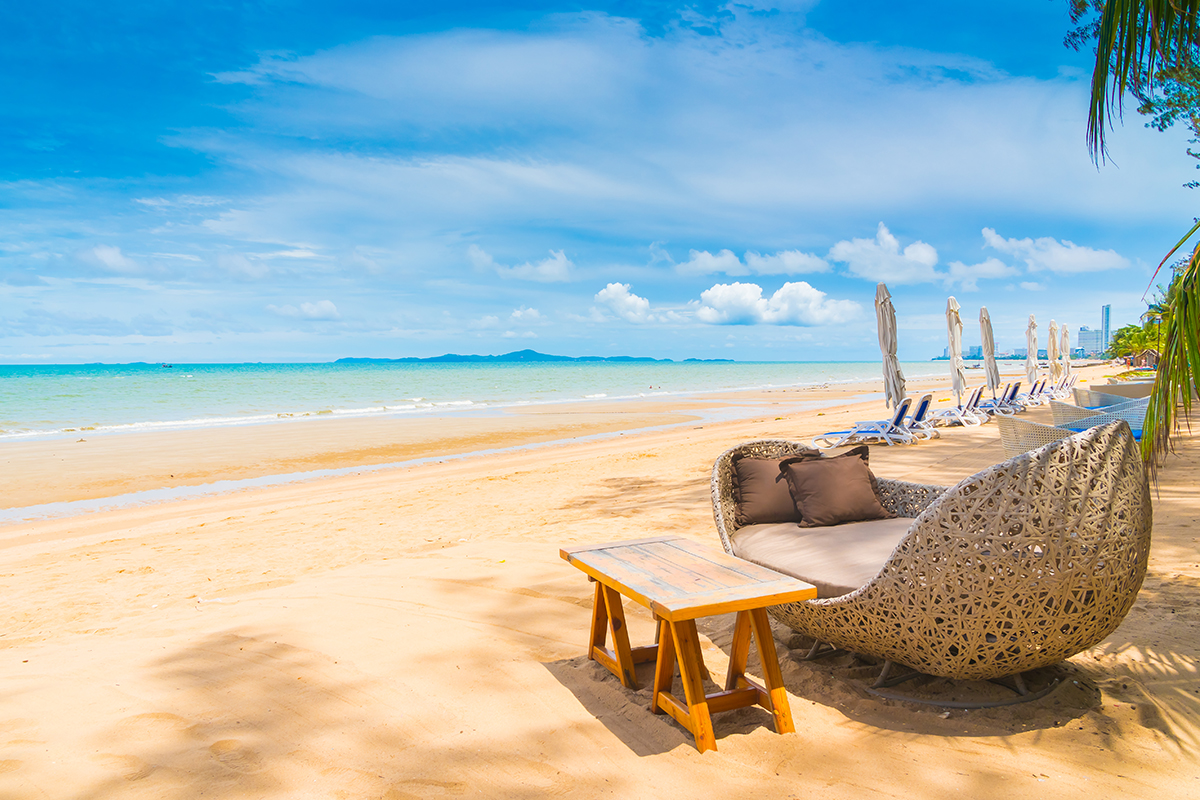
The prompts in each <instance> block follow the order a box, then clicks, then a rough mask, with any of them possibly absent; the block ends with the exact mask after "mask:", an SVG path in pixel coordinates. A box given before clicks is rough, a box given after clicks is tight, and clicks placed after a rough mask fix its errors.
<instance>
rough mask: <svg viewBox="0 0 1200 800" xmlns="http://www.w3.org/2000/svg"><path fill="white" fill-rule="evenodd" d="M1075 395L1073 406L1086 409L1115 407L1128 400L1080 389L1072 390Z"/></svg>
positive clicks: (1118, 396)
mask: <svg viewBox="0 0 1200 800" xmlns="http://www.w3.org/2000/svg"><path fill="white" fill-rule="evenodd" d="M1073 394H1074V395H1075V405H1077V406H1083V407H1086V408H1099V407H1100V406H1115V405H1117V404H1118V403H1125V402H1128V400H1129V399H1130V398H1128V397H1121V396H1120V395H1115V394H1106V393H1105V392H1097V391H1093V390H1091V389H1080V388H1078V387H1076V388H1075V389H1074V390H1073Z"/></svg>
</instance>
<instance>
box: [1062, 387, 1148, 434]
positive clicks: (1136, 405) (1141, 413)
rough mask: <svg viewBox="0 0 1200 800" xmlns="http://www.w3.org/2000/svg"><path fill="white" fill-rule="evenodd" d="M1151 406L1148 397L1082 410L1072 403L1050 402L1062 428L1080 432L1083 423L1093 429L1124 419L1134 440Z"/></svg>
mask: <svg viewBox="0 0 1200 800" xmlns="http://www.w3.org/2000/svg"><path fill="white" fill-rule="evenodd" d="M1149 406H1150V398H1148V397H1143V398H1141V399H1138V400H1129V401H1127V402H1124V403H1117V404H1116V405H1111V406H1101V407H1100V408H1080V407H1079V406H1075V405H1071V404H1070V403H1061V402H1059V401H1058V400H1051V401H1050V411H1051V413H1052V414H1053V415H1054V424H1055V425H1057V426H1059V427H1060V428H1071V429H1073V430H1076V431H1078V430H1080V428H1079V424H1082V423H1086V424H1087V426H1088V427H1089V428H1092V427H1095V426H1096V425H1100V424H1103V423H1105V422H1112V421H1113V420H1117V419H1123V420H1125V421H1126V422H1128V423H1129V427H1130V428H1131V429H1132V430H1133V432H1134V438H1137V437H1138V436H1139V435H1140V432H1141V430H1142V423H1143V422H1144V421H1145V419H1146V409H1147V408H1148V407H1149Z"/></svg>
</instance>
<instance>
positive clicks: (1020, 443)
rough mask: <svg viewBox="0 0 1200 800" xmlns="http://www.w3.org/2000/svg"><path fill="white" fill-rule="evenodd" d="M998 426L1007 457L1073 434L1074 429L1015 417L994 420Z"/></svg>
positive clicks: (1035, 448)
mask: <svg viewBox="0 0 1200 800" xmlns="http://www.w3.org/2000/svg"><path fill="white" fill-rule="evenodd" d="M996 424H997V425H998V426H999V427H1000V445H1001V446H1002V447H1003V448H1004V455H1005V456H1007V457H1008V458H1012V457H1013V456H1019V455H1021V454H1022V453H1028V452H1029V451H1030V450H1037V449H1038V448H1039V447H1042V446H1044V445H1047V444H1050V443H1051V442H1057V441H1058V440H1059V439H1065V438H1067V437H1068V436H1073V435H1074V434H1075V431H1070V430H1067V429H1066V428H1057V427H1055V426H1053V425H1043V424H1041V423H1040V422H1029V421H1027V420H1023V419H1016V418H1015V417H1007V418H1005V419H998V420H996Z"/></svg>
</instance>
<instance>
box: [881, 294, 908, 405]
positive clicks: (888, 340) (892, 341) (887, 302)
mask: <svg viewBox="0 0 1200 800" xmlns="http://www.w3.org/2000/svg"><path fill="white" fill-rule="evenodd" d="M875 321H876V323H878V325H879V351H880V352H881V353H883V392H884V400H885V402H886V403H887V405H888V407H889V408H895V407H896V406H898V405H899V404H900V401H901V400H903V399H904V373H903V372H901V371H900V360H899V359H897V358H896V309H895V308H894V307H893V306H892V295H891V293H890V292H888V288H887V286H886V285H885V284H882V283H881V284H879V285H878V286H876V287H875Z"/></svg>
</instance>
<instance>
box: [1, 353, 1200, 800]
mask: <svg viewBox="0 0 1200 800" xmlns="http://www.w3.org/2000/svg"><path fill="white" fill-rule="evenodd" d="M1091 373H1092V376H1095V375H1097V374H1102V371H1099V370H1092V371H1091ZM914 388H919V387H914ZM862 391H878V386H877V385H876V386H874V387H870V386H868V387H843V388H839V389H837V390H816V391H812V392H807V393H800V392H793V393H782V392H777V393H763V394H760V395H757V396H755V397H748V396H745V395H742V396H737V397H729V396H722V397H715V398H709V399H707V400H705V399H697V400H695V401H690V402H688V403H677V402H676V403H672V402H666V403H629V404H612V405H611V406H606V407H602V406H592V405H588V406H586V407H576V408H565V407H560V408H547V409H542V410H540V411H539V412H538V413H527V414H523V415H511V416H506V417H497V418H470V419H459V420H456V421H455V422H454V423H453V425H450V426H447V425H446V424H444V423H443V424H440V425H439V424H434V423H430V422H421V423H415V422H414V423H411V424H409V423H405V424H400V423H399V422H396V423H394V424H393V423H385V422H379V421H364V420H353V421H345V422H342V421H339V424H338V425H336V426H334V425H330V426H328V427H318V426H316V425H312V426H301V425H296V426H288V425H277V426H264V427H262V428H256V429H253V430H249V429H237V430H236V431H222V432H219V434H214V433H212V432H205V433H204V434H200V433H195V432H192V433H171V434H155V435H145V436H141V435H138V436H134V435H128V436H110V437H96V438H94V439H91V440H88V441H86V442H82V443H79V442H60V443H25V444H20V445H12V444H5V445H3V446H2V447H0V464H3V465H4V476H5V483H6V487H5V498H6V501H7V502H5V503H4V505H6V506H13V505H27V504H31V503H41V502H52V501H58V500H70V499H80V498H85V497H100V496H107V495H112V494H119V493H123V492H128V491H137V490H140V489H143V488H158V487H161V486H172V485H189V483H190V482H191V483H194V482H199V483H204V482H208V481H211V480H213V479H215V478H228V477H254V476H261V475H269V474H276V473H279V472H297V471H303V470H306V469H312V468H317V467H318V466H324V467H329V466H353V465H358V464H370V463H374V464H384V463H392V462H396V461H403V460H407V459H411V458H416V457H425V456H438V455H447V454H451V453H463V452H470V451H477V450H481V449H495V448H501V447H507V446H512V445H516V444H521V443H528V442H547V441H558V440H562V439H564V438H567V437H579V436H586V435H590V434H596V433H604V432H610V433H611V432H614V431H619V430H623V431H626V433H625V434H624V435H613V436H611V437H608V438H603V439H598V440H587V441H573V442H572V441H567V442H562V443H558V444H553V445H548V446H543V447H539V448H536V449H529V450H517V451H513V452H506V453H501V454H494V455H483V456H473V457H468V458H463V459H459V460H447V461H445V462H444V463H436V462H434V463H425V464H422V465H419V466H412V467H405V468H396V469H387V470H382V471H379V472H373V473H366V474H360V475H344V476H340V477H334V478H327V479H321V480H311V481H306V482H301V483H294V484H289V485H284V486H275V487H268V488H259V489H249V490H244V491H238V492H233V493H229V494H224V495H218V496H212V497H203V498H196V499H190V500H180V501H176V502H168V503H161V504H157V505H147V506H140V507H132V508H124V509H119V510H114V511H107V512H102V513H93V514H86V515H80V516H75V517H69V518H63V519H52V520H45V521H39V522H29V523H24V524H18V525H8V526H2V527H0V548H3V549H2V552H3V564H2V567H0V575H2V576H3V582H2V584H0V585H2V586H3V588H4V594H3V597H4V599H3V608H4V620H3V626H2V627H0V693H2V696H3V705H2V708H3V711H0V797H4V798H8V797H12V798H25V797H31V798H32V797H64V798H66V797H71V798H83V797H86V798H108V797H131V798H142V797H145V798H193V797H199V796H204V797H219V798H243V797H244V798H276V797H279V798H283V797H289V798H291V797H347V798H390V799H391V800H399V799H400V798H414V797H420V798H424V797H459V796H476V797H478V796H484V797H541V796H548V795H552V796H565V797H581V798H584V797H586V798H591V797H596V796H614V797H635V798H636V797H674V796H692V797H755V798H798V797H805V796H819V797H822V798H843V797H844V798H851V797H853V798H861V797H869V796H883V797H891V796H903V797H909V798H911V797H945V796H952V795H953V796H964V797H1004V798H1021V797H1038V798H1040V797H1044V796H1054V797H1068V798H1073V797H1088V798H1094V797H1155V798H1161V797H1164V796H1168V797H1181V798H1182V797H1197V796H1200V759H1198V750H1200V725H1198V722H1200V675H1198V674H1197V671H1196V659H1197V656H1198V655H1200V652H1198V651H1200V604H1198V603H1197V591H1196V590H1197V586H1198V584H1200V556H1198V555H1197V553H1198V542H1197V538H1198V536H1200V533H1198V532H1197V529H1196V527H1195V524H1196V521H1197V520H1200V494H1198V493H1197V492H1196V485H1197V477H1198V474H1200V473H1198V470H1197V467H1198V465H1200V443H1198V442H1197V441H1196V440H1195V439H1194V438H1192V437H1190V436H1189V437H1187V438H1185V439H1184V441H1183V444H1182V447H1181V450H1180V452H1179V454H1178V455H1176V456H1174V457H1172V458H1171V459H1170V460H1169V462H1168V464H1167V467H1166V468H1165V469H1164V470H1163V471H1162V473H1161V483H1160V487H1159V488H1160V492H1159V495H1158V496H1157V497H1156V500H1155V530H1154V546H1153V550H1152V555H1151V563H1150V573H1149V575H1148V577H1147V580H1146V585H1145V588H1144V589H1143V591H1142V594H1141V595H1140V597H1139V599H1138V602H1137V604H1136V605H1135V607H1134V609H1133V611H1132V612H1131V614H1130V615H1129V617H1128V618H1127V619H1126V620H1125V622H1124V623H1123V624H1122V625H1121V627H1120V628H1118V630H1117V631H1116V633H1115V634H1114V635H1113V636H1112V637H1110V638H1109V639H1108V640H1107V641H1106V642H1104V643H1102V644H1101V645H1099V646H1098V647H1096V648H1094V649H1093V650H1091V651H1088V652H1086V653H1082V654H1080V655H1078V656H1075V657H1074V658H1072V659H1071V660H1070V661H1069V662H1067V665H1066V667H1065V668H1064V669H1066V670H1067V671H1068V674H1069V675H1070V676H1071V680H1070V681H1068V685H1066V686H1064V687H1063V688H1062V689H1060V690H1058V691H1056V692H1055V693H1054V694H1052V695H1051V696H1050V697H1048V698H1046V700H1044V701H1039V702H1036V703H1032V704H1028V705H1024V706H1016V707H1010V708H1007V709H995V710H986V711H970V712H968V711H952V712H943V711H942V710H940V709H936V708H929V707H917V706H912V705H907V704H901V703H895V702H890V701H883V700H879V699H877V698H873V697H870V696H869V695H867V694H866V693H865V692H863V691H862V688H861V687H862V686H863V685H864V679H863V678H861V677H860V678H855V677H854V675H853V674H852V673H853V670H852V669H847V668H846V667H845V665H844V664H843V665H838V664H830V665H821V664H819V663H818V664H817V665H812V664H800V663H798V662H797V661H796V660H795V657H796V655H798V653H797V652H795V651H794V650H793V649H792V647H791V645H792V644H794V643H795V642H794V641H793V638H792V637H791V635H790V632H789V631H787V630H786V629H777V638H778V640H779V646H780V653H781V656H782V659H783V664H784V678H785V682H786V683H787V687H788V690H789V693H790V700H791V705H792V711H793V715H794V717H795V722H796V728H797V731H798V732H797V733H796V734H792V735H787V736H779V735H777V734H775V733H774V732H773V730H772V729H771V726H770V721H769V717H768V716H767V715H766V713H765V712H763V711H761V710H759V709H744V710H740V711H736V712H730V713H727V714H718V715H716V717H715V725H716V731H717V737H718V738H717V741H718V748H719V750H718V752H715V753H707V754H704V755H701V754H699V753H697V752H696V750H695V748H694V747H693V746H692V744H691V740H690V737H689V736H688V735H687V734H686V732H685V731H683V730H682V729H681V728H680V727H679V726H678V725H676V724H675V723H674V722H673V721H671V720H670V719H669V718H667V717H665V716H654V715H652V714H650V713H649V711H648V699H647V695H646V692H645V690H643V691H642V692H631V691H628V690H626V689H624V688H622V687H621V685H620V683H619V682H618V681H617V680H616V678H614V677H613V676H612V675H610V674H608V673H607V672H606V671H604V670H603V669H601V668H599V667H598V666H597V665H595V664H594V663H592V662H589V661H587V660H586V659H585V658H583V656H582V653H583V650H584V642H585V639H586V634H587V625H588V619H589V606H590V602H591V592H590V587H589V585H588V583H587V581H586V579H585V578H584V576H583V575H582V574H581V573H579V572H578V571H577V570H575V569H573V568H571V567H570V566H568V565H567V564H565V563H564V562H562V561H561V560H560V559H559V557H558V549H559V547H560V546H562V545H569V544H581V543H589V542H602V541H608V540H615V539H624V538H633V537H641V536H648V535H656V534H664V533H672V534H678V535H682V536H686V537H688V538H691V539H694V540H695V541H697V542H701V543H704V544H706V545H709V546H711V547H714V548H719V546H720V545H719V542H718V541H717V539H716V534H715V529H714V527H713V523H712V517H711V506H710V504H709V497H708V485H709V471H710V470H711V466H712V462H713V460H714V459H715V457H716V456H717V454H719V453H720V452H721V451H722V450H724V449H725V448H726V447H728V446H729V445H731V444H734V443H736V442H738V441H743V440H747V439H755V438H788V439H798V440H807V439H808V438H809V437H811V436H812V435H814V434H816V433H819V432H821V431H823V430H828V429H834V428H839V427H844V425H845V423H847V422H852V421H854V420H856V419H870V418H878V417H881V416H884V409H883V404H882V402H880V401H878V400H874V401H871V402H867V403H856V404H853V405H848V406H840V407H831V408H829V409H827V410H824V411H822V412H817V411H811V410H810V411H803V412H802V411H798V410H797V409H798V408H801V407H802V406H801V404H802V403H810V402H814V401H821V402H833V401H837V400H838V399H839V398H841V399H842V401H843V402H844V401H845V400H846V399H848V398H852V397H853V396H854V395H855V393H858V392H862ZM945 396H946V392H945V390H944V389H941V390H940V391H939V393H938V394H937V397H938V398H939V399H940V398H944V397H945ZM747 401H754V402H757V403H760V404H761V405H760V406H759V407H758V408H759V410H758V412H757V414H756V416H755V417H754V418H752V419H747V420H741V421H735V422H699V421H696V419H699V418H701V417H702V416H703V415H704V414H705V413H707V410H711V409H714V408H719V407H721V406H722V405H728V404H738V403H745V402H747ZM776 404H777V405H776ZM818 413H820V414H821V415H820V416H818ZM1046 413H1047V412H1046V411H1045V410H1034V411H1031V412H1030V413H1029V414H1028V415H1027V416H1029V417H1030V418H1035V419H1036V418H1039V415H1043V416H1044V415H1046ZM688 416H691V417H695V418H696V419H693V420H688V419H687V417H688ZM670 422H676V423H686V424H678V425H676V427H674V428H671V429H668V430H660V431H650V432H635V431H631V429H632V428H637V427H645V426H647V425H660V424H664V423H670ZM68 445H70V446H68ZM75 445H77V447H76V446H75ZM1002 458H1003V454H1002V452H1001V450H1000V446H999V440H998V433H997V431H996V428H995V426H994V425H987V426H982V427H980V428H976V429H970V430H961V429H956V430H948V431H946V432H944V434H943V438H942V439H940V440H935V441H933V442H927V443H922V444H920V445H917V446H914V447H896V448H885V447H878V448H873V449H872V456H871V460H872V467H873V469H874V470H875V471H876V472H877V473H878V474H880V475H885V476H889V477H897V478H918V479H920V480H922V481H924V482H934V483H953V482H956V481H957V480H959V479H961V478H963V477H966V476H967V475H969V474H971V473H972V472H974V471H976V470H977V469H979V468H981V467H984V466H987V465H989V464H991V463H994V462H996V461H999V460H1002ZM164 475H165V476H168V477H166V478H164ZM171 475H176V476H181V477H176V478H174V479H171V478H169V476H171ZM172 480H173V481H174V483H172ZM627 613H628V614H629V617H630V627H631V630H632V634H633V637H634V638H635V639H643V640H644V639H649V638H650V637H651V636H652V633H653V631H652V621H651V619H650V617H649V615H648V614H647V613H646V612H645V611H644V610H642V609H641V608H640V607H633V606H630V607H629V608H628V609H627ZM729 628H730V621H729V620H727V619H724V618H716V619H713V620H708V621H706V622H705V623H704V625H703V626H702V633H703V634H704V636H705V639H704V642H703V646H704V653H705V657H706V659H707V661H708V662H709V666H710V668H711V670H712V671H713V672H714V673H715V674H717V675H720V674H722V673H723V670H724V666H725V663H726V662H727V656H726V652H727V650H728V638H729V632H730V631H729ZM647 666H650V665H647ZM1072 682H1075V683H1072Z"/></svg>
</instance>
